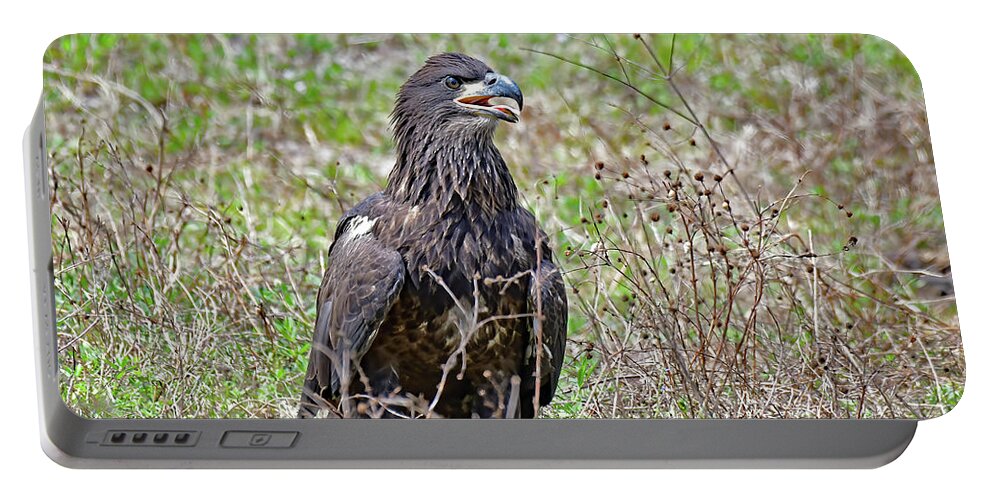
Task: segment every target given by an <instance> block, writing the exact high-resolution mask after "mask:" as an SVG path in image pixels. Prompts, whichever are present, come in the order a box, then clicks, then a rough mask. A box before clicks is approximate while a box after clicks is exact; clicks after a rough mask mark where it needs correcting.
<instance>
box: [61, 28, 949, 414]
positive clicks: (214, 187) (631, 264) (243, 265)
mask: <svg viewBox="0 0 993 500" xmlns="http://www.w3.org/2000/svg"><path fill="white" fill-rule="evenodd" d="M442 51H461V52H465V53H468V54H470V55H474V56H476V57H479V58H480V59H483V60H484V61H486V62H487V63H488V64H490V66H492V67H494V68H495V69H496V70H497V71H500V72H501V73H504V74H506V75H508V76H510V77H511V78H513V79H514V80H515V81H516V82H517V83H518V84H519V85H520V87H521V89H522V90H523V92H524V95H525V108H524V119H523V120H522V122H521V123H520V124H517V125H515V126H501V127H500V130H499V131H498V134H497V144H498V146H499V147H500V149H501V151H502V153H503V155H504V157H505V159H506V160H507V163H508V164H509V165H510V167H511V169H512V171H513V173H514V176H515V179H516V180H517V183H518V186H519V187H520V188H521V193H522V203H523V204H525V206H528V207H529V208H530V209H531V210H533V211H534V212H535V214H536V216H537V218H538V220H539V221H540V223H541V224H542V226H543V227H544V228H545V230H546V231H547V232H548V233H549V234H550V235H552V236H553V238H554V239H555V243H556V248H557V253H558V263H559V265H560V266H561V267H562V268H563V270H564V271H565V273H566V279H567V286H568V288H569V289H570V290H571V292H570V306H571V311H570V321H569V342H568V347H567V357H566V360H565V367H564V370H563V376H562V380H561V381H560V383H559V390H558V394H557V396H556V400H555V401H554V402H553V404H552V405H551V406H550V407H549V408H546V409H545V411H544V413H543V416H544V417H570V418H571V417H578V418H590V417H636V418H644V417H686V418H715V417H737V418H741V417H794V418H806V417H860V418H890V417H899V418H905V417H930V416H936V415H940V414H942V413H944V412H946V411H948V410H949V409H951V408H952V407H953V406H954V405H955V403H956V402H957V401H958V399H959V398H960V397H961V393H962V389H963V385H964V380H965V366H964V360H963V358H962V350H961V340H960V337H959V330H958V321H957V316H956V310H955V303H954V292H953V289H952V288H951V275H950V265H949V262H948V253H947V248H946V244H945V238H944V228H943V225H942V219H941V208H940V205H939V203H938V191H937V185H936V180H935V175H934V159H933V157H932V154H931V148H930V137H929V134H928V129H927V120H926V114H925V109H924V102H923V96H922V92H921V84H920V81H919V80H918V79H917V76H916V73H915V72H914V70H913V67H912V66H911V65H910V63H909V62H908V61H907V59H906V58H905V57H904V56H903V55H902V54H901V53H900V52H899V51H898V50H897V49H896V48H895V47H893V46H892V45H890V44H888V43H887V42H885V41H883V40H880V39H878V38H873V37H867V36H847V35H845V36H696V35H680V36H677V37H673V36H662V35H653V36H648V35H645V36H631V35H607V36H590V35H584V36H563V35H558V36H555V35H519V36H503V35H499V36H485V35H472V36H454V35H452V36H387V35H347V36H346V35H340V36H338V35H332V36H328V35H295V36H212V35H203V36H199V35H198V36H134V35H129V36H117V35H94V36H91V35H72V36H67V37H64V38H61V39H59V40H57V41H56V42H54V43H53V45H52V47H51V48H50V50H49V51H48V52H47V54H46V58H45V82H46V88H45V96H44V98H45V101H46V128H47V132H48V149H49V152H50V164H51V172H50V174H51V177H52V184H53V188H54V189H53V190H52V192H53V193H54V194H53V198H52V215H53V216H52V228H53V240H54V246H55V249H54V250H55V263H54V266H55V267H54V268H55V285H56V289H57V316H58V319H59V323H58V335H59V360H60V364H61V373H62V381H63V390H62V394H63V397H64V399H65V400H66V401H67V403H68V404H69V406H70V407H71V408H73V409H74V410H75V411H77V412H78V413H80V414H81V415H84V416H88V417H97V416H99V417H166V418H175V417H267V418H271V417H287V416H291V415H293V413H294V412H295V405H296V402H297V400H298V397H299V391H300V387H301V383H302V377H303V374H304V372H305V369H306V363H307V354H308V352H309V347H310V346H309V342H310V338H311V333H312V332H311V329H312V325H313V321H314V317H315V314H316V313H315V310H314V300H315V296H316V288H317V286H318V285H319V284H320V279H321V275H322V272H323V269H324V265H325V264H326V263H325V261H324V259H325V257H326V251H327V247H328V244H329V243H330V240H331V236H332V235H333V233H334V229H335V223H336V221H337V219H338V217H339V216H340V215H341V213H342V212H343V211H344V210H346V209H347V208H349V207H350V206H352V205H354V204H355V203H356V202H357V201H358V200H360V199H362V198H363V197H365V196H367V195H369V194H371V193H373V192H376V191H378V190H380V189H381V188H382V186H383V185H384V184H385V177H386V175H387V174H388V173H389V170H390V168H391V167H392V162H393V158H392V151H391V148H392V140H391V136H390V134H389V120H388V113H389V111H390V109H391V108H392V102H393V98H394V96H395V92H396V90H397V88H398V87H399V85H400V84H401V83H402V82H403V81H404V79H405V78H406V77H407V76H408V75H409V74H410V73H412V72H413V71H415V70H416V69H417V68H418V67H419V66H420V63H421V62H422V61H423V60H424V59H425V58H427V57H428V56H429V55H431V54H434V53H437V52H442Z"/></svg>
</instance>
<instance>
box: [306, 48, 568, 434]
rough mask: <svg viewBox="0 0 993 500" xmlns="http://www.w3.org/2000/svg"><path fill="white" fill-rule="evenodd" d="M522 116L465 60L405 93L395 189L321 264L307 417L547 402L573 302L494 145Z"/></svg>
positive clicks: (485, 410)
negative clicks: (500, 130)
mask: <svg viewBox="0 0 993 500" xmlns="http://www.w3.org/2000/svg"><path fill="white" fill-rule="evenodd" d="M523 105H524V98H523V96H522V95H521V90H520V88H518V86H517V84H516V83H514V82H513V81H512V80H511V79H510V78H507V77H506V76H503V75H500V74H498V73H496V72H494V71H493V70H492V69H490V68H489V67H488V66H487V65H486V64H484V63H483V62H481V61H479V60H476V59H474V58H472V57H469V56H466V55H463V54H441V55H436V56H434V57H431V58H430V59H428V60H427V62H426V63H425V64H424V66H423V67H422V68H421V69H420V70H418V71H417V72H416V73H414V74H413V76H411V77H410V78H409V79H408V80H407V82H406V83H404V84H403V86H402V87H401V88H400V91H399V93H398V94H397V99H396V106H395V108H394V110H393V113H392V115H391V118H392V125H393V135H394V140H395V144H396V165H395V166H394V167H393V170H392V171H391V172H390V175H389V179H388V182H387V185H386V189H385V190H383V191H382V192H380V193H376V194H374V195H372V196H370V197H368V198H366V199H365V200H363V201H362V202H361V203H359V204H358V205H357V206H355V207H354V208H352V209H351V210H349V211H348V212H347V213H345V215H344V216H343V217H342V219H341V220H340V221H339V222H338V226H337V230H336V231H335V236H334V241H333V242H332V244H331V248H330V249H329V251H328V257H329V266H328V269H327V271H326V272H325V273H324V280H323V282H322V283H321V288H320V291H319V292H318V296H317V321H316V323H315V326H314V340H313V343H312V346H311V352H310V363H309V366H308V367H307V375H306V381H305V384H304V389H303V395H302V397H301V404H300V410H299V416H301V417H312V416H315V415H317V414H318V412H319V410H321V409H327V410H329V413H330V414H332V415H342V416H345V417H361V416H377V415H378V416H415V417H417V416H426V415H430V416H443V417H449V418H466V417H482V418H493V417H523V418H532V417H534V416H535V413H536V409H537V406H539V405H546V404H548V403H549V402H550V401H551V399H552V396H553V395H554V394H555V387H556V384H557V383H558V378H559V371H560V369H561V367H562V358H563V356H564V351H565V333H566V318H567V306H566V294H565V288H564V285H563V282H562V277H561V276H560V274H559V271H558V269H557V268H556V266H555V264H554V263H553V261H552V251H551V249H550V247H549V244H548V238H547V236H546V235H545V233H544V232H542V231H541V229H540V228H538V226H537V224H536V222H535V218H534V216H533V215H532V214H531V213H530V212H529V211H528V210H526V209H525V208H523V207H521V206H520V204H519V203H518V194H517V186H516V185H515V184H514V179H513V178H512V177H511V175H510V171H509V170H508V169H507V165H506V163H504V161H503V158H502V157H501V156H500V152H499V151H498V150H497V148H496V146H495V145H494V144H493V132H494V130H495V129H496V126H497V124H498V123H499V122H500V121H504V122H509V123H517V122H518V121H519V119H520V109H521V108H522V107H523ZM539 337H540V338H539ZM539 346H540V347H539ZM536 391H538V398H537V404H535V397H534V396H535V392H536ZM411 402H420V403H419V404H413V403H411Z"/></svg>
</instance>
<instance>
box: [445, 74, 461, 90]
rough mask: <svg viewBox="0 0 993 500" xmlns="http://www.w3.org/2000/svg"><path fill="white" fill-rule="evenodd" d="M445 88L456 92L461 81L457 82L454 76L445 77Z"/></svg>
mask: <svg viewBox="0 0 993 500" xmlns="http://www.w3.org/2000/svg"><path fill="white" fill-rule="evenodd" d="M445 86H446V87H448V88H450V89H452V90H456V89H458V88H459V87H461V86H462V81H461V80H459V79H458V78H455V77H454V76H446V77H445Z"/></svg>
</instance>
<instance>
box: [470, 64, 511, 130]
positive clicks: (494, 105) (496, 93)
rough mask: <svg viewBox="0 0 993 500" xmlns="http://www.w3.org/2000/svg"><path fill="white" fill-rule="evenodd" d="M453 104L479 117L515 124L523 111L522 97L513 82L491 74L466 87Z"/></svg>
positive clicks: (504, 77)
mask: <svg viewBox="0 0 993 500" xmlns="http://www.w3.org/2000/svg"><path fill="white" fill-rule="evenodd" d="M455 103H456V104H458V105H460V106H462V107H464V108H467V109H469V110H471V111H472V112H474V113H475V114H477V115H479V116H487V117H492V118H498V119H500V120H504V121H507V122H510V123H517V122H519V121H520V120H521V110H522V109H524V96H523V95H521V88H520V87H518V86H517V84H516V83H514V81H513V80H511V79H510V78H507V77H506V76H503V75H500V74H497V73H492V72H491V73H487V74H486V76H485V77H484V78H483V79H482V81H479V82H476V83H472V84H469V85H466V86H465V87H464V88H463V91H462V95H460V96H459V97H457V98H456V99H455Z"/></svg>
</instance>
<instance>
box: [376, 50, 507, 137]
mask: <svg viewBox="0 0 993 500" xmlns="http://www.w3.org/2000/svg"><path fill="white" fill-rule="evenodd" d="M523 107H524V96H523V95H521V89H520V87H518V86H517V84H516V83H514V81H513V80H511V79H510V78H508V77H506V76H503V75H501V74H499V73H497V72H495V71H493V70H492V69H491V68H490V67H489V66H487V65H486V64H485V63H484V62H482V61H480V60H478V59H475V58H472V57H469V56H467V55H465V54H456V53H445V54H438V55H436V56H432V57H430V58H429V59H428V60H427V61H426V62H425V63H424V66H423V67H421V69H419V70H417V72H416V73H414V74H413V75H411V77H410V78H409V79H407V82H406V83H404V84H403V86H402V87H400V91H399V92H398V93H397V100H396V107H395V108H394V109H393V124H394V128H395V131H396V132H397V133H398V134H401V135H406V134H403V133H404V132H409V131H405V130H403V129H406V128H409V127H418V128H421V127H429V128H432V129H435V130H448V129H450V127H451V126H455V127H462V128H477V129H479V128H482V129H488V130H493V128H494V127H495V124H496V123H497V121H498V120H503V121H506V122H510V123H517V122H518V121H519V120H520V116H521V109H522V108H523Z"/></svg>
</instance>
